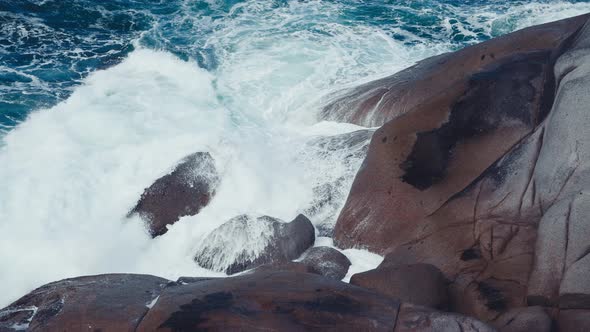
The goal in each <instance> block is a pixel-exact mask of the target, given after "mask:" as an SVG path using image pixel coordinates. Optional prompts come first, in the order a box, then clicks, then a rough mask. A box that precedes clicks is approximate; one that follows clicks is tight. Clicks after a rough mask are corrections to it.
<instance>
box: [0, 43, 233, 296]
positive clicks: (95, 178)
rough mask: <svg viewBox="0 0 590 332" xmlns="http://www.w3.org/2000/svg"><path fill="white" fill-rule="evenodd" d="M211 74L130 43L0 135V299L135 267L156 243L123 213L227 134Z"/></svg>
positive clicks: (135, 269) (139, 225)
mask: <svg viewBox="0 0 590 332" xmlns="http://www.w3.org/2000/svg"><path fill="white" fill-rule="evenodd" d="M211 79H212V78H211V76H210V75H209V74H207V73H206V72H205V71H203V70H201V69H199V68H198V67H196V66H195V65H193V64H190V63H186V62H182V61H180V60H178V59H175V58H174V57H172V56H171V55H169V54H165V53H159V52H153V51H147V50H138V51H136V52H134V53H132V54H131V56H130V57H129V58H128V59H126V60H125V61H124V62H123V63H121V64H120V65H118V66H115V67H112V68H110V69H109V70H106V71H99V72H96V73H94V74H92V75H91V76H90V77H88V78H87V79H86V80H85V84H84V85H83V86H81V87H79V88H78V89H76V91H75V92H74V94H73V95H72V96H71V97H70V98H69V99H68V100H67V101H65V102H63V103H61V104H59V105H57V106H55V107H54V108H53V109H50V110H42V111H39V112H35V113H33V114H31V115H30V117H29V118H28V119H27V120H26V121H25V122H24V123H22V124H21V125H20V126H18V127H17V128H15V129H14V130H12V131H10V132H9V133H8V134H7V135H6V136H5V137H4V138H3V143H4V145H3V147H2V148H1V150H0V164H1V165H3V166H2V168H0V233H1V234H3V239H2V241H0V265H1V266H2V267H3V268H2V271H0V285H3V287H2V295H1V296H0V303H2V304H4V303H5V302H6V301H8V300H10V299H14V298H15V297H16V296H18V295H22V294H23V293H25V292H26V291H27V290H29V289H30V288H32V287H35V286H39V285H40V284H41V283H44V282H49V281H52V280H57V279H61V278H63V277H67V276H75V275H82V274H92V273H100V272H107V271H113V272H114V271H120V272H124V271H137V272H139V271H140V270H141V268H140V266H139V264H141V257H142V255H143V254H144V253H145V252H149V247H150V246H151V245H152V244H151V243H150V241H149V239H148V236H147V234H146V232H145V230H144V229H143V225H142V224H141V223H140V222H138V221H137V220H132V221H128V222H126V221H125V220H124V216H125V214H126V213H127V211H128V210H129V208H130V207H131V206H132V205H133V203H134V202H135V201H136V200H137V198H138V197H139V194H140V193H141V192H142V190H143V188H144V187H146V186H148V185H149V184H150V182H151V181H153V180H154V179H155V178H157V177H158V176H160V175H162V174H164V173H166V171H168V170H169V168H170V167H171V166H173V164H174V161H176V160H178V159H180V158H182V157H183V156H185V155H186V154H188V153H191V152H194V151H195V150H198V149H207V147H208V146H211V145H215V144H217V143H218V140H219V138H220V137H221V136H222V133H223V132H224V131H226V130H225V128H224V126H225V125H226V120H227V119H226V118H225V114H224V112H223V111H222V110H221V109H220V108H219V105H218V102H217V97H216V95H215V92H214V90H213V88H212V85H211ZM154 259H157V257H154ZM154 265H157V264H154ZM191 269H192V270H194V267H193V268H191ZM4 286H6V287H4Z"/></svg>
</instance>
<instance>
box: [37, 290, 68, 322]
mask: <svg viewBox="0 0 590 332" xmlns="http://www.w3.org/2000/svg"><path fill="white" fill-rule="evenodd" d="M63 306H64V303H63V300H62V299H61V298H59V297H58V298H56V299H54V300H53V301H52V302H51V303H49V304H46V305H44V306H43V307H42V308H40V309H39V310H38V311H37V313H36V314H35V316H34V319H35V322H36V323H37V324H40V325H43V324H45V323H46V322H47V321H49V320H50V319H51V318H53V317H54V316H56V315H57V314H59V312H60V311H61V309H63Z"/></svg>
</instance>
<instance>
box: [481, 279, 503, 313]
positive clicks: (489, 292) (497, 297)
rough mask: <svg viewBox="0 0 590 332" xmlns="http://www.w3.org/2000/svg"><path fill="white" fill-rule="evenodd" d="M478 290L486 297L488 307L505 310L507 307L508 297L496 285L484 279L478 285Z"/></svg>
mask: <svg viewBox="0 0 590 332" xmlns="http://www.w3.org/2000/svg"><path fill="white" fill-rule="evenodd" d="M477 290H478V291H479V293H480V294H481V296H482V297H483V298H484V299H485V301H486V307H488V309H490V310H495V311H503V310H505V309H506V298H505V297H504V294H502V292H501V291H500V290H499V289H497V288H496V287H494V286H492V285H490V284H489V283H486V282H485V281H482V282H480V283H479V284H478V285H477Z"/></svg>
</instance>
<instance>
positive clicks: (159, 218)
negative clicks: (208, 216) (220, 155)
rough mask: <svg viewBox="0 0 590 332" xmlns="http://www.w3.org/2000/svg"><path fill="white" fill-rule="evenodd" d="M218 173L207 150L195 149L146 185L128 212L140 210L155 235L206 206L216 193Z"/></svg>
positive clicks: (162, 232) (133, 212) (134, 212)
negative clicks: (199, 150)
mask: <svg viewBox="0 0 590 332" xmlns="http://www.w3.org/2000/svg"><path fill="white" fill-rule="evenodd" d="M218 184H219V176H218V174H217V171H216V169H215V162H214V160H213V158H212V157H211V155H210V154H209V153H208V152H197V153H193V154H191V155H189V156H187V157H185V158H184V159H182V160H181V161H180V162H179V163H178V165H176V167H175V168H174V170H173V171H172V172H171V173H170V174H167V175H164V176H163V177H161V178H159V179H157V180H156V181H155V182H154V183H153V184H152V185H151V186H150V187H148V188H146V189H145V191H144V192H143V194H142V195H141V198H140V199H139V201H138V202H137V205H136V206H135V207H134V208H133V209H132V210H131V212H129V216H131V215H134V214H138V215H139V216H140V217H141V218H142V219H144V220H145V221H146V223H147V225H148V229H149V232H150V234H151V235H152V237H156V236H158V235H162V234H164V233H166V232H167V231H168V229H167V228H166V226H167V225H172V224H174V223H175V222H176V221H178V219H179V218H180V217H184V216H192V215H195V214H197V213H199V211H200V210H201V209H202V208H203V207H205V206H207V204H209V201H210V200H211V198H212V197H213V196H214V195H215V189H216V187H217V185H218Z"/></svg>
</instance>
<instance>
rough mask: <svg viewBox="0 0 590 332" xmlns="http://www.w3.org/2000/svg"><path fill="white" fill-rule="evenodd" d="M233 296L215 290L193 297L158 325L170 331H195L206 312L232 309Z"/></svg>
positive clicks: (205, 316) (204, 317) (204, 319)
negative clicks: (202, 295)
mask: <svg viewBox="0 0 590 332" xmlns="http://www.w3.org/2000/svg"><path fill="white" fill-rule="evenodd" d="M233 303H234V298H233V295H232V293H229V292H217V293H211V294H207V295H205V297H204V298H203V299H202V300H201V299H194V300H192V301H191V303H187V304H183V305H181V306H180V310H179V311H176V312H174V313H172V314H171V315H170V317H168V319H167V320H166V321H165V322H164V323H163V324H162V325H160V328H169V329H171V330H172V331H195V330H198V326H199V324H201V323H203V322H206V321H207V320H208V318H207V314H208V313H210V312H212V311H216V310H227V311H230V312H231V311H233V310H232V305H233Z"/></svg>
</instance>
